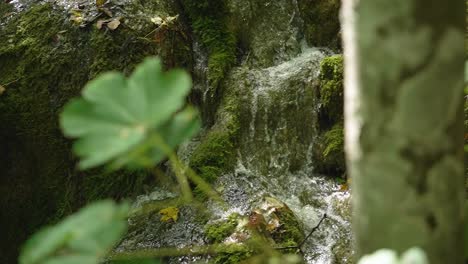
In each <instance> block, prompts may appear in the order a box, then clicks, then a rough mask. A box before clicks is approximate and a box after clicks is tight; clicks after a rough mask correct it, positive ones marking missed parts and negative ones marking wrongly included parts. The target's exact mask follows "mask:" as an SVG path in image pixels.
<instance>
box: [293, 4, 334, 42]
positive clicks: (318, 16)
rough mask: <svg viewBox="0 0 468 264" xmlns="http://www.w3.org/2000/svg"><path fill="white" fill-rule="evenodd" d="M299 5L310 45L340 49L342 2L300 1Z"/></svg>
mask: <svg viewBox="0 0 468 264" xmlns="http://www.w3.org/2000/svg"><path fill="white" fill-rule="evenodd" d="M298 4H299V9H300V12H301V17H302V18H303V19H304V22H305V23H304V24H305V25H306V26H305V36H306V38H307V41H308V42H309V44H311V45H312V46H326V47H330V48H332V49H335V50H337V49H340V48H341V37H340V20H339V10H340V0H312V1H299V3H298Z"/></svg>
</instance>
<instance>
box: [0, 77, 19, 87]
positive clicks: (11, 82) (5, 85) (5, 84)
mask: <svg viewBox="0 0 468 264" xmlns="http://www.w3.org/2000/svg"><path fill="white" fill-rule="evenodd" d="M19 80H20V78H18V79H16V80H13V81H11V82H9V83H6V84H4V85H0V86H3V87H6V86H8V85H10V84H12V83H15V82H17V81H19Z"/></svg>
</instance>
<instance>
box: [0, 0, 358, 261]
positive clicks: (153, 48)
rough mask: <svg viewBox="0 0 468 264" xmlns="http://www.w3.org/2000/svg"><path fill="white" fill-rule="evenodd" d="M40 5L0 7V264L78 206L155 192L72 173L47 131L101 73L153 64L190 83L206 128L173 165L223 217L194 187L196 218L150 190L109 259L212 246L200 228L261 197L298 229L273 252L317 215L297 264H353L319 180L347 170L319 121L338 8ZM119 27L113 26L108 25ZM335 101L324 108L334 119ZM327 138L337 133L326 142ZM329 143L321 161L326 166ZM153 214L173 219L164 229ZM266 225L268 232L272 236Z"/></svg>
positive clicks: (341, 205) (229, 253)
mask: <svg viewBox="0 0 468 264" xmlns="http://www.w3.org/2000/svg"><path fill="white" fill-rule="evenodd" d="M37 2H38V1H26V0H25V1H13V2H12V3H15V6H14V5H12V4H6V3H4V2H1V3H0V39H1V40H2V43H5V44H4V45H1V46H0V69H2V70H1V71H0V85H1V86H2V87H4V88H5V90H4V91H1V90H0V122H1V124H2V125H3V128H2V129H1V130H0V145H1V146H2V151H1V152H0V155H1V158H0V168H1V171H2V178H1V179H0V181H1V182H0V193H1V194H0V197H1V199H0V205H1V208H2V213H1V214H2V215H1V217H0V218H1V219H2V220H1V223H0V225H1V226H2V230H7V232H6V233H5V234H4V237H5V238H4V239H3V241H8V242H7V243H8V244H6V243H4V244H2V250H1V251H2V252H9V253H10V254H2V256H1V258H0V261H1V262H2V263H13V262H14V259H15V258H16V257H15V256H16V254H17V250H18V246H19V244H20V243H21V242H22V241H23V240H24V239H25V238H26V237H27V236H28V235H29V234H30V233H31V232H33V231H34V230H36V229H37V228H38V227H39V226H41V225H43V224H44V223H47V222H51V221H52V222H53V221H54V220H56V219H57V218H58V217H60V216H62V215H64V214H67V213H70V212H71V211H72V210H74V209H76V208H77V207H79V206H81V205H82V204H83V203H85V202H87V201H90V200H94V199H98V198H102V197H109V196H110V197H114V198H121V197H127V196H130V195H132V194H136V193H143V192H145V191H147V190H146V189H145V188H146V187H145V186H153V185H154V184H153V182H151V180H149V179H148V177H147V175H146V174H145V173H144V172H137V173H118V174H115V175H102V173H101V172H100V171H93V172H86V173H83V172H78V171H76V170H75V168H74V163H75V160H74V157H73V156H72V155H71V150H70V142H69V141H68V140H66V139H64V138H63V137H62V136H61V133H60V131H59V128H58V124H57V123H58V122H57V119H58V118H57V115H58V113H59V112H60V109H61V107H62V106H63V104H64V103H65V102H66V101H68V100H69V99H70V98H71V97H74V96H76V95H78V94H79V91H80V90H81V88H82V87H83V86H84V84H85V83H86V82H87V81H88V80H90V79H92V78H93V77H95V76H96V75H98V74H100V73H101V72H104V71H107V70H119V71H123V72H124V73H127V74H128V73H129V72H131V70H132V69H133V67H134V65H136V64H137V63H139V62H140V61H141V60H142V59H143V58H144V57H146V56H151V55H159V56H160V57H162V59H163V62H164V63H165V66H166V67H167V68H170V67H183V68H185V69H187V70H189V71H191V72H192V73H193V77H194V89H193V93H192V96H191V100H192V102H193V103H195V104H197V105H198V106H199V107H200V109H201V111H202V115H203V119H204V123H205V129H204V131H203V132H202V133H201V134H200V135H199V136H198V137H197V138H196V139H195V140H194V141H192V142H190V143H189V144H188V145H187V146H183V147H181V148H180V149H179V154H180V155H181V157H184V160H185V161H187V163H188V164H189V165H190V166H191V167H192V168H193V169H194V170H195V172H196V173H197V174H199V175H200V176H201V177H203V178H204V179H205V180H207V181H208V182H210V183H212V184H213V185H214V186H215V187H216V188H217V189H218V190H219V191H220V193H221V194H222V197H223V198H224V200H225V201H226V203H227V204H228V209H227V210H225V208H221V207H219V206H218V205H216V204H214V203H212V202H210V201H209V200H208V199H207V198H206V197H204V195H203V193H202V192H201V191H200V190H198V189H197V188H196V187H195V188H194V192H195V194H196V196H197V198H198V199H199V200H200V201H204V203H205V205H206V206H207V208H208V210H207V211H206V212H205V211H203V213H202V212H201V211H200V210H197V209H196V207H194V206H190V205H183V206H182V205H180V204H178V202H177V192H175V191H173V190H168V189H167V188H164V187H162V186H159V187H157V189H156V190H153V192H150V193H149V194H147V195H146V196H141V197H140V200H138V201H137V202H136V203H135V208H136V209H135V210H136V212H139V213H137V214H136V215H134V217H132V218H131V230H130V232H129V235H128V236H127V238H126V239H125V240H124V241H123V242H122V244H121V245H120V246H119V248H118V251H123V250H134V249H141V248H156V247H161V246H179V247H180V246H187V245H190V244H205V243H210V242H212V241H215V240H217V239H218V238H213V239H210V238H209V237H210V236H209V235H208V234H207V232H206V226H207V223H208V222H209V223H215V222H216V221H219V222H226V221H228V222H229V221H231V222H232V219H231V218H229V216H230V215H232V214H233V213H235V214H236V215H237V218H236V220H235V221H236V222H239V221H240V220H239V219H245V218H246V217H247V216H249V215H251V214H252V212H254V211H255V210H256V208H257V209H258V205H259V202H260V201H261V200H262V199H264V197H266V196H268V197H275V198H274V199H276V200H278V201H279V202H278V203H280V204H284V207H283V208H288V209H287V210H285V211H281V210H278V212H280V211H281V212H283V213H284V212H286V211H287V212H288V213H284V214H283V213H278V214H283V216H284V215H286V216H287V217H288V219H289V220H290V221H292V222H294V223H296V224H294V225H296V226H297V227H298V229H297V230H295V231H291V230H290V229H288V230H286V231H287V232H286V231H284V230H283V231H284V232H283V231H281V232H280V231H278V232H277V233H276V234H273V233H272V234H270V236H273V238H274V239H275V241H276V240H278V239H281V237H282V236H283V235H284V234H285V233H288V232H289V233H291V234H293V235H292V236H293V237H295V239H293V241H295V243H297V240H298V239H299V237H300V236H304V234H305V233H304V232H307V231H310V230H311V229H312V227H313V226H314V225H315V224H316V223H317V222H318V220H319V219H320V217H321V215H323V214H324V213H325V212H326V213H327V214H329V215H331V217H329V219H328V220H326V221H325V222H324V224H323V226H322V227H321V229H322V228H323V230H321V231H318V233H317V234H316V235H314V236H312V237H311V239H310V240H308V241H307V242H306V243H305V249H304V252H305V256H304V257H305V260H306V261H307V262H308V263H350V261H351V260H350V256H351V252H350V251H349V250H347V249H349V243H350V241H349V239H347V238H349V236H350V235H349V222H348V220H349V219H348V218H347V217H348V213H349V207H348V204H347V201H348V198H349V196H348V195H347V193H346V192H344V193H342V192H339V189H340V187H339V186H338V185H337V184H336V183H335V182H334V180H333V179H332V178H326V177H325V178H324V177H321V176H318V175H317V172H320V173H325V174H331V175H333V176H336V175H339V174H341V173H342V171H343V168H344V165H343V164H342V162H343V161H342V160H340V159H339V157H340V156H339V155H340V153H341V152H340V151H342V150H341V149H340V148H341V145H340V144H339V143H338V144H336V141H335V139H337V140H339V139H341V132H340V131H342V129H341V130H340V124H341V123H340V118H339V117H338V118H335V117H334V118H333V119H330V120H328V121H327V124H326V126H323V122H322V121H323V113H322V112H321V111H322V110H321V109H323V107H322V108H321V105H324V104H327V103H325V100H324V99H323V98H324V96H323V94H324V92H323V91H324V87H325V86H326V87H329V85H328V84H327V83H330V82H334V81H337V82H339V80H338V79H339V77H336V76H335V75H333V74H332V75H326V74H325V72H324V68H323V66H322V68H321V66H320V65H321V64H322V65H324V62H323V61H327V60H329V59H326V57H328V56H330V55H332V54H333V53H334V52H336V51H338V50H339V44H338V43H339V28H338V26H337V25H338V17H337V14H338V12H337V10H338V7H339V6H338V3H337V2H336V1H335V0H315V1H312V0H290V1H289V0H278V1H271V0H260V1H251V0H237V1H234V0H224V1H219V0H201V1H189V0H180V1H176V0H171V1H159V0H157V1H137V0H134V1H132V0H112V1H107V4H105V5H104V6H100V7H97V6H96V5H95V1H91V0H89V1H54V3H53V4H52V3H49V1H39V3H37ZM15 8H16V9H15ZM116 20H118V23H116V25H117V26H116V27H115V28H114V26H110V25H109V23H110V22H111V21H116ZM169 20H171V21H172V22H170V23H169V22H168V23H165V24H164V26H163V25H162V24H163V23H162V22H161V21H166V22H167V21H169ZM99 21H100V22H99ZM192 40H193V41H192ZM314 47H315V48H314ZM317 47H321V48H317ZM333 67H334V66H332V68H333ZM338 75H339V74H338ZM322 77H323V78H322ZM335 86H336V85H335ZM335 86H333V87H335ZM335 91H336V90H333V91H332V94H331V97H330V98H329V99H330V100H329V101H327V102H328V103H329V106H331V107H335V106H336V105H337V104H338V108H339V103H340V102H341V101H340V100H341V98H335V97H336V95H335V94H334V92H335ZM327 113H328V112H327ZM327 131H334V132H333V133H332V134H330V135H329V136H328V137H327V134H328V132H327ZM335 132H336V133H335ZM330 133H331V132H330ZM324 138H325V139H327V138H330V140H328V141H324V140H323V139H324ZM323 142H325V143H323ZM327 142H328V143H327ZM329 145H332V147H331V148H330V149H331V150H329V151H327V154H330V157H333V158H331V160H332V161H331V162H329V161H327V160H326V157H325V156H328V155H325V154H324V153H325V152H326V150H327V149H329V148H328V147H327V146H329ZM335 157H336V158H335ZM323 164H326V165H323ZM161 166H162V167H164V165H161ZM340 166H341V167H340ZM141 199H143V200H144V201H143V200H141ZM168 208H170V210H169V209H168ZM174 208H176V209H177V213H176V215H177V216H176V217H175V213H174V212H175V209H174ZM161 210H165V211H163V212H170V213H171V214H170V216H167V215H169V214H167V215H166V216H167V217H168V219H172V220H170V221H162V222H161V221H160V220H161V215H160V213H158V212H160V211H161ZM265 217H266V216H265ZM266 218H268V217H266ZM273 218H274V217H270V218H269V220H268V219H267V222H266V225H267V226H268V224H270V227H271V228H272V230H276V229H274V228H273V225H274V223H273V222H275V220H271V219H273ZM270 221H273V222H271V223H270ZM224 227H226V226H223V228H224ZM228 227H229V226H228ZM278 228H280V227H279V226H278ZM212 230H214V229H212ZM226 230H228V231H229V230H230V229H229V228H226V229H223V230H221V231H223V232H224V233H229V232H228V231H226ZM278 230H281V229H278ZM215 231H219V229H217V230H215ZM223 232H221V233H223ZM215 233H217V234H219V232H215ZM224 233H223V235H224ZM174 234H177V235H176V236H175V235H174ZM229 235H231V234H227V236H229ZM275 236H276V238H275ZM284 242H286V241H284ZM286 244H287V243H286ZM336 252H338V253H336ZM249 255H250V253H249V252H246V248H245V247H241V248H240V249H239V250H232V249H226V252H225V253H223V254H221V255H220V256H219V257H220V258H219V260H218V261H219V263H223V261H224V262H225V261H227V260H228V259H229V261H234V260H237V261H239V260H240V259H242V258H246V257H248V256H249ZM191 260H193V259H190V258H182V259H178V260H174V261H175V262H179V261H182V262H183V261H191Z"/></svg>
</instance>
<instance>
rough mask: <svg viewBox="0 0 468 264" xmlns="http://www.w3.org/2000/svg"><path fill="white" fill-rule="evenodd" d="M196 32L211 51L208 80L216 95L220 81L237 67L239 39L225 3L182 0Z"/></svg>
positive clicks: (208, 0) (219, 0)
mask: <svg viewBox="0 0 468 264" xmlns="http://www.w3.org/2000/svg"><path fill="white" fill-rule="evenodd" d="M182 3H183V5H184V7H185V10H186V13H187V14H188V17H189V18H190V20H191V24H192V27H193V31H194V32H195V34H196V35H197V36H198V37H199V39H200V41H201V43H202V45H203V46H204V47H205V48H206V49H207V50H208V53H209V58H208V81H209V83H210V86H211V87H212V88H214V89H215V90H213V91H212V94H211V95H214V94H215V93H216V89H217V88H218V85H219V84H220V81H221V80H222V79H223V78H224V76H225V74H226V73H227V71H228V70H229V69H230V68H231V66H232V65H233V64H234V62H235V59H236V56H235V51H236V40H235V37H234V34H233V33H232V32H231V31H230V30H229V29H228V26H227V21H226V17H227V11H226V7H225V4H224V1H222V0H201V1H192V0H184V1H182Z"/></svg>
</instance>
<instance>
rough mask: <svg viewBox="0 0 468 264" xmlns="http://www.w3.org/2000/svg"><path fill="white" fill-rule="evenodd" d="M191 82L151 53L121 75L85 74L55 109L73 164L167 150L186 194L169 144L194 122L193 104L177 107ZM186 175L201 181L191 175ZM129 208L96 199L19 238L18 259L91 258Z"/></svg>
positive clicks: (46, 263)
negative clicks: (77, 91)
mask: <svg viewBox="0 0 468 264" xmlns="http://www.w3.org/2000/svg"><path fill="white" fill-rule="evenodd" d="M190 87H191V80H190V77H189V76H188V74H187V73H185V72H184V71H181V70H171V71H168V72H166V73H164V72H163V71H162V65H161V62H160V60H159V59H157V58H148V59H146V60H145V61H144V62H143V63H142V64H140V65H139V66H137V67H136V69H135V71H134V73H133V74H132V75H131V76H130V77H129V78H128V79H127V78H125V77H124V76H123V75H122V74H120V73H117V72H110V73H105V74H103V75H101V76H99V77H97V78H96V79H94V80H92V81H90V82H89V83H88V84H87V85H86V86H85V88H84V90H83V92H82V98H78V99H73V100H71V101H70V102H69V103H68V104H67V105H66V106H65V107H64V110H63V112H62V114H61V116H60V125H61V127H62V130H63V132H64V134H65V135H66V136H69V137H72V138H78V140H77V141H76V142H75V143H74V146H73V150H74V152H75V153H76V154H77V155H78V156H79V157H80V158H81V160H80V163H79V168H80V169H87V168H92V167H95V166H99V165H103V164H105V163H111V169H117V168H121V167H124V166H125V167H130V168H134V167H152V166H153V165H155V164H156V163H157V162H159V161H160V160H162V159H163V158H164V157H166V156H169V159H170V160H171V162H172V163H173V167H174V170H175V171H176V176H177V177H178V180H179V183H180V184H181V188H182V192H183V194H186V193H187V187H188V184H187V180H186V179H185V176H184V175H183V174H182V173H180V170H182V169H183V168H184V167H183V165H182V164H181V163H180V161H179V160H178V159H177V158H176V157H175V154H174V153H173V151H172V149H173V148H175V147H176V146H177V145H178V144H179V143H181V142H182V141H184V140H186V139H189V138H190V137H191V136H192V135H194V134H195V133H196V132H197V131H198V129H199V127H200V121H199V118H198V114H197V112H196V111H195V110H194V109H193V108H191V107H185V108H183V109H182V110H181V108H182V107H183V105H184V104H185V97H186V95H187V94H188V92H189V90H190ZM192 178H193V179H194V181H195V182H196V183H197V184H201V185H203V183H204V182H202V181H200V180H198V181H197V177H196V176H193V177H192ZM184 187H185V188H184ZM205 189H206V188H205ZM188 191H189V190H188ZM185 196H186V195H184V197H185ZM189 196H190V195H189ZM128 210H129V208H128V205H127V204H126V203H123V204H121V205H116V204H115V203H114V202H112V201H100V202H95V203H93V204H91V205H89V206H87V207H85V208H83V209H82V210H80V211H79V212H77V213H76V214H73V215H71V216H69V217H67V218H66V219H64V220H63V221H61V222H60V223H58V224H56V225H55V226H52V227H46V228H44V229H42V230H40V231H39V232H37V233H36V234H34V235H33V236H32V237H31V238H30V239H29V240H28V241H27V242H26V244H25V246H24V248H23V251H22V252H21V255H20V259H19V262H20V264H75V263H76V264H78V263H79V264H95V263H96V264H97V263H99V262H101V261H102V260H103V257H105V255H106V254H107V253H108V252H109V250H110V249H111V248H112V247H113V246H114V245H115V244H116V243H117V242H118V241H119V240H120V238H121V236H122V235H123V234H124V233H125V231H126V229H127V222H126V218H127V216H128ZM141 261H145V262H144V263H153V262H152V261H149V260H141ZM141 261H137V262H135V261H133V260H132V261H128V262H126V263H142V262H141ZM119 263H120V262H119Z"/></svg>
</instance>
